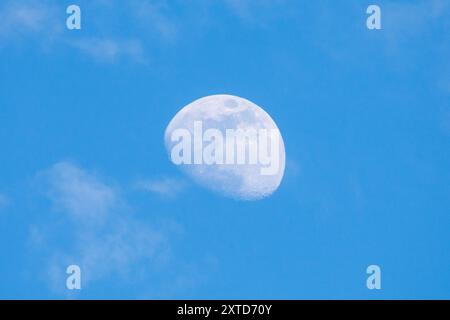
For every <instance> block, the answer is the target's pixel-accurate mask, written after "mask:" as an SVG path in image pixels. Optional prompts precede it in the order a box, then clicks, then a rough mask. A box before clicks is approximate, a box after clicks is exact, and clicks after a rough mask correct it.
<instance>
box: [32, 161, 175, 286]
mask: <svg viewBox="0 0 450 320" xmlns="http://www.w3.org/2000/svg"><path fill="white" fill-rule="evenodd" d="M104 180H105V179H101V178H100V177H99V176H98V175H96V174H94V173H92V172H88V171H86V170H84V169H82V168H80V167H79V166H77V165H75V164H73V163H70V162H60V163H57V164H55V165H53V166H52V167H51V168H49V169H47V170H45V171H43V172H41V173H39V174H38V181H41V182H42V183H44V186H45V189H46V195H47V197H48V199H49V200H50V201H51V203H52V206H53V209H54V211H55V212H57V213H58V214H59V217H60V218H62V219H63V221H66V222H64V226H65V228H67V230H71V232H68V233H67V234H66V235H65V236H66V237H67V238H66V241H62V242H63V243H66V245H65V246H64V245H63V244H61V245H58V244H57V243H54V242H51V241H47V240H48V238H51V233H52V232H54V233H56V232H58V231H57V230H53V231H51V230H49V229H48V228H47V229H45V232H44V231H43V228H45V226H43V225H34V226H32V228H31V229H30V239H31V241H32V242H34V244H35V245H36V246H39V247H41V249H42V247H46V250H47V251H48V252H49V256H50V257H51V258H50V260H49V263H48V264H49V268H48V269H47V274H46V276H47V277H49V279H50V280H51V282H52V284H53V289H55V290H56V291H61V292H64V289H65V288H64V284H65V281H64V277H65V273H64V272H65V268H66V267H67V265H69V264H78V265H79V266H80V267H81V268H82V274H83V283H84V284H85V285H89V283H91V282H94V281H97V280H101V279H103V278H105V277H108V276H111V275H114V276H117V277H124V276H125V277H126V276H127V275H128V274H129V273H130V272H132V271H134V270H135V268H136V266H137V265H139V264H140V263H142V264H143V265H144V266H145V267H146V268H149V269H151V268H152V267H153V266H155V264H158V263H159V262H160V261H162V260H163V259H164V257H165V256H167V255H168V254H169V251H170V247H169V245H168V239H167V234H166V232H165V231H163V230H160V229H157V228H154V227H152V226H150V225H148V224H145V223H142V222H140V221H137V220H136V219H135V218H134V217H133V215H132V212H131V210H130V209H129V207H128V206H127V205H126V203H125V200H124V199H123V198H122V196H121V193H120V190H119V189H118V188H117V187H114V186H113V185H112V184H111V183H109V184H108V183H106V182H105V181H104ZM65 217H68V218H69V219H68V220H67V219H64V218H65ZM44 235H45V236H44ZM67 243H69V244H70V245H68V246H67Z"/></svg>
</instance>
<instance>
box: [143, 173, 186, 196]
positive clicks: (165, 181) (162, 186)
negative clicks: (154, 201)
mask: <svg viewBox="0 0 450 320" xmlns="http://www.w3.org/2000/svg"><path fill="white" fill-rule="evenodd" d="M136 186H137V188H138V189H141V190H144V191H148V192H151V193H154V194H157V195H160V196H163V197H168V198H173V197H176V196H178V195H179V194H180V193H181V192H183V191H184V190H185V189H186V186H187V185H186V182H185V181H183V180H180V179H175V178H170V177H163V178H158V179H147V180H141V181H139V182H138V183H137V184H136Z"/></svg>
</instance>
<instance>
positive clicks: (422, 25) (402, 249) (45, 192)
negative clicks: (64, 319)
mask: <svg viewBox="0 0 450 320" xmlns="http://www.w3.org/2000/svg"><path fill="white" fill-rule="evenodd" d="M72 3H76V4H78V5H79V6H80V7H81V10H82V29H81V30H78V31H77V30H74V31H69V30H67V29H66V28H65V19H66V17H67V15H66V13H65V11H66V7H67V6H68V5H69V4H72ZM374 3H376V4H378V5H380V7H381V9H382V30H378V31H370V30H368V29H367V28H366V18H367V14H366V8H367V6H368V5H369V4H372V2H368V1H361V0H354V1H350V0H349V1H332V0H329V1H282V0H279V1H269V0H265V1H257V0H254V1H251V0H242V1H237V0H223V1H200V0H196V1H181V0H180V1H158V0H156V1H144V0H143V1H100V0H98V1H87V0H85V1H81V0H79V1H45V0H42V1H20V2H18V1H9V0H8V1H1V4H0V150H1V153H0V253H1V257H0V298H44V299H45V298H62V299H65V298H86V299H89V298H288V299H298V298H332V299H334V298H368V299H372V298H373V299H379V298H450V231H449V230H450V229H449V227H450V210H449V209H450V188H449V185H450V170H449V168H450V167H449V164H450V62H449V59H448V58H449V57H450V40H449V39H450V3H449V2H448V1H445V0H423V1H381V0H377V1H376V2H374ZM219 93H227V94H233V95H237V96H241V97H244V98H247V99H249V100H251V101H253V102H255V103H256V104H258V105H260V106H261V107H263V108H264V109H265V110H266V111H267V112H268V113H269V114H270V115H271V116H272V118H273V119H274V120H275V121H276V123H277V125H278V127H279V128H280V130H281V133H282V135H283V138H284V142H285V145H286V157H287V167H286V172H285V177H284V180H283V182H282V185H281V186H280V188H279V190H278V191H277V192H276V193H275V194H274V195H273V196H272V197H270V198H267V199H265V200H261V201H256V202H239V201H234V200H230V199H227V198H223V197H221V196H218V195H215V194H213V193H211V192H210V191H208V190H205V189H203V188H201V187H198V186H196V185H195V184H193V183H192V182H191V181H189V180H188V179H187V178H186V177H185V176H183V174H182V173H180V172H179V170H177V168H176V167H175V166H173V165H172V164H171V163H170V161H169V160H168V158H167V154H166V151H165V149H164V141H163V138H164V129H165V127H166V126H167V124H168V122H169V121H170V119H171V118H172V117H173V116H174V114H175V113H176V112H177V111H178V110H179V109H180V108H181V107H183V106H184V105H186V104H188V103H189V102H191V101H193V100H195V99H198V98H200V97H202V96H207V95H211V94H219ZM69 264H78V265H80V267H81V269H82V290H81V291H80V292H69V291H68V290H67V289H66V288H65V279H66V274H65V268H66V267H67V266H68V265H69ZM371 264H377V265H379V266H380V267H381V269H382V290H379V291H376V290H368V289H367V288H366V278H367V275H366V268H367V266H368V265H371Z"/></svg>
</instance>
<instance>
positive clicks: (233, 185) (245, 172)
mask: <svg viewBox="0 0 450 320" xmlns="http://www.w3.org/2000/svg"><path fill="white" fill-rule="evenodd" d="M196 121H197V123H198V121H201V122H202V125H203V132H205V130H207V129H216V130H219V131H220V132H222V133H223V134H224V136H225V132H227V130H229V129H235V130H237V129H243V130H248V129H251V130H260V129H265V130H267V131H270V130H276V131H277V132H278V137H279V138H278V141H279V143H278V145H277V149H278V150H270V152H271V153H272V154H273V153H275V156H277V162H276V164H277V167H275V169H276V170H275V172H273V173H272V174H268V175H264V174H261V172H262V171H261V170H262V168H263V167H267V164H266V163H264V164H261V163H260V162H258V163H244V164H242V163H240V164H238V163H232V164H230V163H226V164H224V163H213V164H205V163H201V164H198V163H196V164H194V163H189V164H187V163H181V164H178V166H179V167H180V169H181V170H182V171H183V172H184V173H185V174H186V175H187V176H188V177H190V178H191V179H192V180H193V181H194V182H195V183H197V184H199V185H201V186H203V187H205V188H207V189H209V190H212V191H214V192H216V193H218V194H220V195H222V196H225V197H229V198H234V199H237V200H259V199H263V198H266V197H268V196H270V195H272V194H273V193H274V192H275V191H276V190H277V189H278V187H279V186H280V184H281V181H282V179H283V175H284V169H285V159H286V154H285V147H284V141H283V138H282V137H281V133H279V129H278V127H277V125H276V124H275V122H274V121H273V120H272V118H271V117H270V116H269V114H268V113H267V112H265V111H264V110H263V109H262V108H261V107H259V106H257V105H256V104H254V103H253V102H251V101H249V100H246V99H244V98H240V97H237V96H232V95H225V94H221V95H211V96H207V97H203V98H200V99H198V100H195V101H194V102H192V103H190V104H188V105H186V106H185V107H183V108H182V109H181V110H180V111H179V112H178V113H177V114H176V115H175V116H174V117H173V119H172V120H171V121H170V123H169V125H168V126H167V128H166V131H165V135H164V141H165V147H166V150H167V152H168V153H169V157H171V154H172V151H173V148H174V147H175V145H176V144H177V143H178V141H176V139H174V138H173V134H174V133H175V132H176V130H177V129H184V130H186V131H185V132H187V133H189V134H190V135H192V136H194V135H195V133H196V131H195V125H194V123H195V122H196ZM258 132H260V131H258ZM193 139H195V138H193ZM269 142H270V138H269ZM194 149H195V146H194ZM272 149H275V148H272ZM194 152H195V150H193V151H192V153H194ZM247 156H248V153H247ZM274 159H275V158H274ZM171 161H172V162H174V160H173V157H171ZM274 163H275V162H274Z"/></svg>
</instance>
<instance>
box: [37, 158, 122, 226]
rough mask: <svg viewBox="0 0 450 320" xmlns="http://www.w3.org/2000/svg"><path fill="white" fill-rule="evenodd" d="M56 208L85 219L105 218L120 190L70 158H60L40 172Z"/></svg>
mask: <svg viewBox="0 0 450 320" xmlns="http://www.w3.org/2000/svg"><path fill="white" fill-rule="evenodd" d="M40 176H41V177H44V178H45V181H46V183H47V195H48V196H49V198H50V199H51V201H52V203H53V206H54V208H55V210H57V211H59V212H63V213H67V214H69V215H70V216H72V217H74V218H77V219H81V220H83V221H85V219H86V220H90V221H91V222H92V220H99V219H104V218H105V216H106V215H108V214H109V213H110V212H111V210H113V209H115V208H116V207H117V206H118V205H119V203H120V199H119V196H118V193H117V191H116V190H115V189H114V188H113V187H111V186H108V185H106V184H104V183H103V182H101V181H100V180H99V179H98V178H97V177H96V176H95V175H93V174H90V173H87V172H86V171H84V170H82V169H80V168H79V167H77V166H75V165H74V164H72V163H70V162H60V163H57V164H55V165H54V166H52V167H51V168H50V169H48V170H46V171H44V172H41V173H40Z"/></svg>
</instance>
